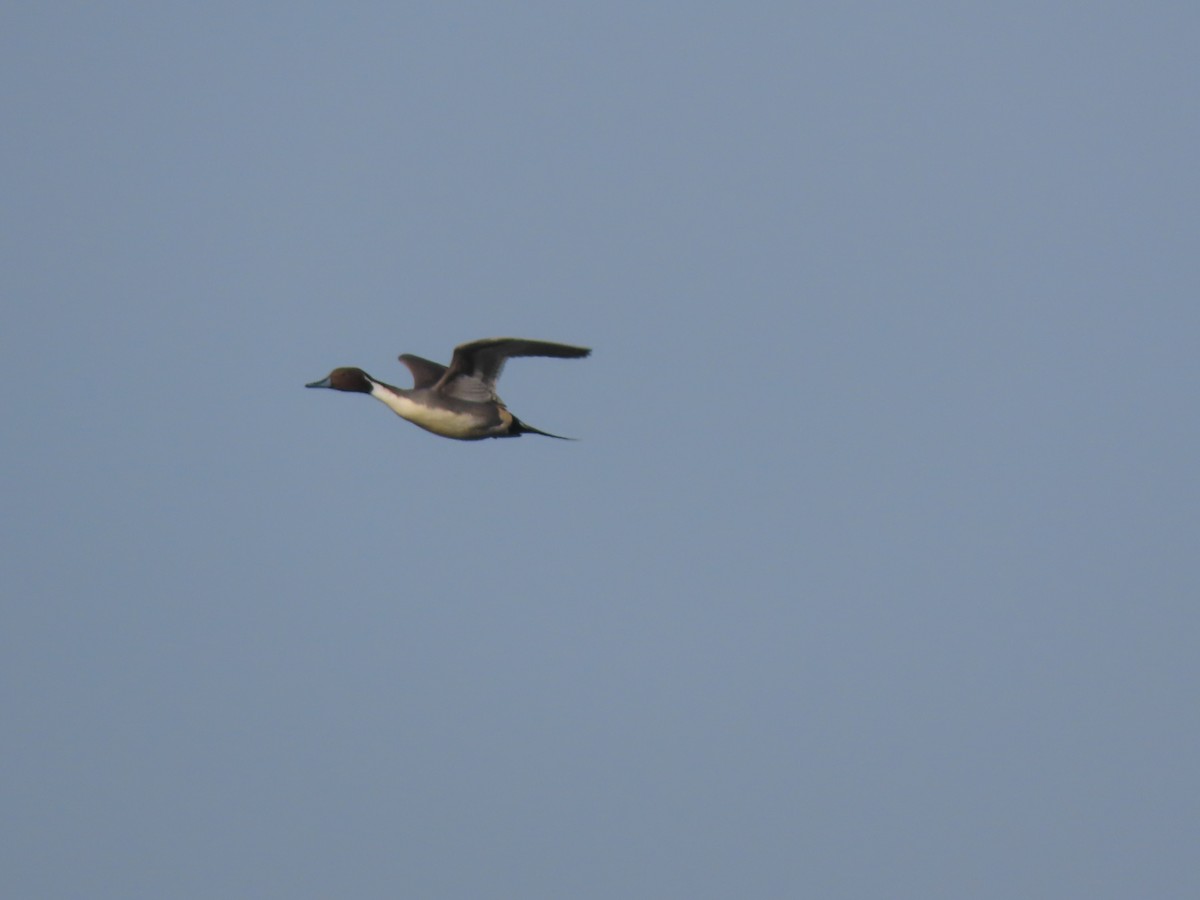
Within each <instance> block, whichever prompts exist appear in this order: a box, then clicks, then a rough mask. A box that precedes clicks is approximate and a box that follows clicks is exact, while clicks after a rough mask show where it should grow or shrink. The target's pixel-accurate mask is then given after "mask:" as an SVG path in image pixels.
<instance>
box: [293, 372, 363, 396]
mask: <svg viewBox="0 0 1200 900" xmlns="http://www.w3.org/2000/svg"><path fill="white" fill-rule="evenodd" d="M305 387H311V388H329V389H330V390H333V391H347V392H349V393H352V394H369V393H371V377H370V376H369V375H368V374H367V373H366V372H364V371H363V370H362V369H355V368H342V369H334V370H333V371H332V372H330V373H329V374H328V375H326V376H325V377H324V378H322V379H321V380H320V381H314V382H312V383H311V384H306V385H305Z"/></svg>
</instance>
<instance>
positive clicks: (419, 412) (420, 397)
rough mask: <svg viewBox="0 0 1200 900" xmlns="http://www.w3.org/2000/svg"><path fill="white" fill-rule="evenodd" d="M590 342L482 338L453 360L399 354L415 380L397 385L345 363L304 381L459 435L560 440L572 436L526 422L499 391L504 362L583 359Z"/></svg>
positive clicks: (457, 437) (431, 429)
mask: <svg viewBox="0 0 1200 900" xmlns="http://www.w3.org/2000/svg"><path fill="white" fill-rule="evenodd" d="M591 352H592V351H591V348H589V347H575V346H572V345H570V344H556V343H552V342H550V341H534V340H529V339H528V338H512V337H501V338H483V339H482V340H478V341H471V342H469V343H466V344H459V345H458V346H457V347H455V348H454V355H453V357H451V359H450V365H448V366H443V365H442V364H441V363H436V362H433V361H432V360H429V359H424V358H422V357H420V356H415V355H413V354H411V353H404V354H401V355H400V362H402V363H404V365H405V366H407V367H408V371H409V372H411V373H412V379H413V386H412V387H411V388H409V389H404V388H398V387H395V386H393V385H390V384H385V383H384V382H382V381H379V380H377V379H375V378H372V377H371V376H370V375H368V374H367V373H366V372H364V371H363V370H362V369H359V368H355V367H352V366H343V367H340V368H337V369H334V370H333V371H332V372H330V373H329V374H328V375H326V376H325V377H324V378H322V379H321V380H320V381H313V382H310V383H308V384H306V385H305V387H310V388H328V389H329V390H333V391H342V392H344V393H347V394H370V395H371V396H372V397H374V398H375V399H376V400H378V401H380V402H381V403H383V404H384V405H385V406H387V407H388V408H389V409H390V410H391V411H392V412H394V413H395V414H396V415H398V416H400V418H402V419H407V420H408V421H409V422H412V423H413V424H414V425H417V426H419V427H421V428H424V429H425V430H426V431H429V432H431V433H433V434H436V435H439V436H441V437H444V438H451V439H453V440H456V441H482V440H485V439H487V438H508V437H520V436H521V435H523V434H540V435H544V436H545V437H551V438H556V439H558V440H561V441H569V440H574V438H566V437H563V436H562V435H559V434H551V433H550V432H548V431H542V430H541V429H540V428H534V427H533V426H532V425H528V424H526V423H525V422H522V421H521V420H520V419H518V418H517V417H516V416H514V415H513V414H512V413H511V412H509V411H508V407H507V406H505V404H504V401H503V400H501V399H500V395H499V394H497V393H496V381H497V379H499V377H500V373H501V371H502V370H503V369H504V364H505V363H506V362H508V360H510V359H512V358H513V357H518V356H548V357H557V358H558V359H581V358H583V357H585V356H588V355H590V354H591Z"/></svg>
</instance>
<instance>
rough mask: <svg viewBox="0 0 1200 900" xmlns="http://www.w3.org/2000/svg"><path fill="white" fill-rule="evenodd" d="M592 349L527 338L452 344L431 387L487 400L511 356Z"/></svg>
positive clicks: (565, 355) (572, 354)
mask: <svg viewBox="0 0 1200 900" xmlns="http://www.w3.org/2000/svg"><path fill="white" fill-rule="evenodd" d="M591 352H592V351H591V350H589V349H588V348H587V347H572V346H571V345H569V344H553V343H551V342H549V341H531V340H527V339H526V338H484V339H483V340H481V341H471V343H469V344H460V345H459V346H457V347H455V348H454V358H453V359H451V360H450V366H449V368H447V369H446V371H445V373H444V374H443V375H442V377H441V378H440V379H439V380H438V382H437V384H436V385H434V390H440V391H443V392H444V393H446V394H448V395H450V396H452V397H458V398H459V399H461V400H474V401H479V402H483V401H488V400H494V399H497V398H496V380H497V379H498V378H499V377H500V372H501V371H502V370H503V369H504V363H505V362H507V361H508V360H509V359H510V358H511V357H514V356H555V357H558V358H560V359H579V358H580V357H584V356H587V355H588V354H589V353H591Z"/></svg>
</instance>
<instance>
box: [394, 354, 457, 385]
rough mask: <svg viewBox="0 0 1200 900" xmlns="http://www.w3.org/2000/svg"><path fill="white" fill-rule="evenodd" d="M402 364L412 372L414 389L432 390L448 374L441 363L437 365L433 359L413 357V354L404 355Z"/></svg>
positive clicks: (402, 355)
mask: <svg viewBox="0 0 1200 900" xmlns="http://www.w3.org/2000/svg"><path fill="white" fill-rule="evenodd" d="M400 362H402V363H404V364H405V365H406V366H408V371H410V372H412V377H413V388H414V390H415V389H416V388H431V387H433V386H434V385H435V384H437V383H438V381H439V380H440V379H441V377H442V376H443V375H445V374H446V367H445V366H443V365H442V364H441V363H435V362H434V361H433V360H431V359H423V358H422V357H420V356H413V355H412V354H411V353H402V354H401V355H400Z"/></svg>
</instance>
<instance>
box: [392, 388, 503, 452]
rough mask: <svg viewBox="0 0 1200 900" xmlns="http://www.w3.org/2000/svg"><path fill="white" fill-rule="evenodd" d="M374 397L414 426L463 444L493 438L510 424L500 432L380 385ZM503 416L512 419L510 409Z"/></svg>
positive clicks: (458, 413) (471, 417) (477, 420)
mask: <svg viewBox="0 0 1200 900" xmlns="http://www.w3.org/2000/svg"><path fill="white" fill-rule="evenodd" d="M371 396H372V397H374V398H375V399H376V400H378V401H380V402H381V403H383V404H385V405H386V406H387V407H388V408H389V409H391V411H392V412H394V413H395V414H396V415H398V416H400V417H401V418H403V419H407V420H408V421H410V422H412V423H413V424H414V425H419V426H420V427H421V428H424V429H425V430H426V431H432V432H433V433H434V434H440V435H441V436H442V437H448V438H456V439H458V440H464V441H471V440H479V439H480V438H486V437H490V436H491V435H492V434H494V433H496V431H498V430H503V426H504V425H505V424H507V423H501V428H500V429H497V428H496V426H495V425H491V426H490V427H489V425H486V424H483V423H481V422H480V421H479V419H477V418H476V417H474V416H472V415H470V414H468V413H461V412H455V411H454V410H449V409H430V408H429V407H428V406H422V405H421V404H419V403H414V402H413V401H412V400H410V399H409V398H408V397H402V396H400V395H399V394H393V393H392V392H391V391H389V390H387V389H386V388H383V387H380V386H378V385H376V387H375V390H373V391H372V392H371ZM500 415H501V418H502V419H505V418H511V416H510V414H509V413H508V411H507V410H502V411H501V413H500Z"/></svg>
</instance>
